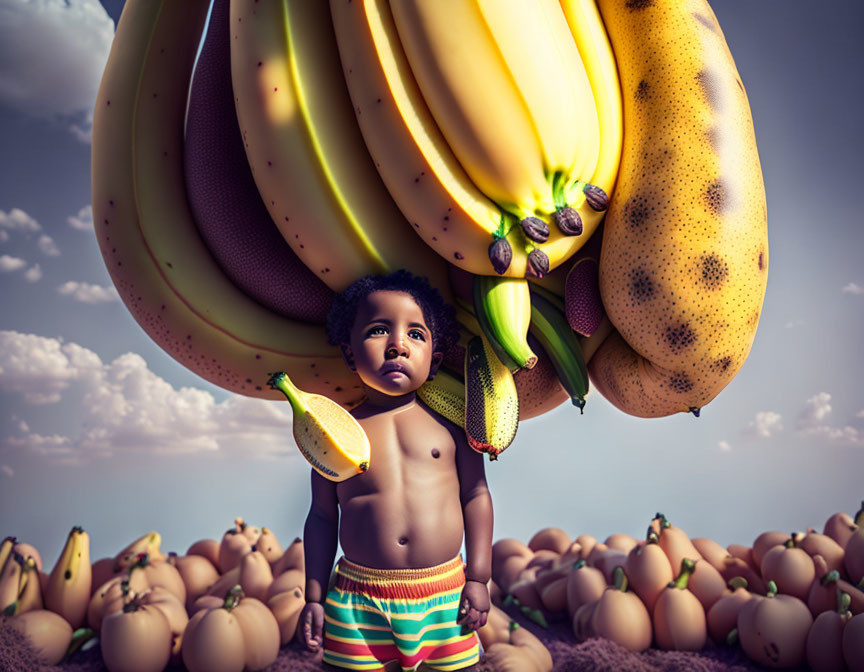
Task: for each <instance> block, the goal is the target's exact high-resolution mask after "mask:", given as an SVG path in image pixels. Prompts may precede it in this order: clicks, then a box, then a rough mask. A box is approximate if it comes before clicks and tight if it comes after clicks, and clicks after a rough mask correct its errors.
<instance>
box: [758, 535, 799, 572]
mask: <svg viewBox="0 0 864 672" xmlns="http://www.w3.org/2000/svg"><path fill="white" fill-rule="evenodd" d="M791 538H792V537H791V535H789V534H786V533H785V532H779V531H777V530H773V531H771V532H763V533H762V534H760V535H759V536H758V537H756V539H755V540H754V541H753V562H754V563H755V564H756V568H757V569H758V570H759V571H760V572H761V571H762V558H764V557H765V554H766V553H767V552H768V551H769V550H771V549H772V548H774V547H775V546H782V545H783V544H785V543H786V542H787V541H789V540H790V539H791ZM767 580H768V579H766V581H767Z"/></svg>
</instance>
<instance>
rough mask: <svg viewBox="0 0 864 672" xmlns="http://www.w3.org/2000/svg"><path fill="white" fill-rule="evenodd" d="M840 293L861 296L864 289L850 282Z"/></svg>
mask: <svg viewBox="0 0 864 672" xmlns="http://www.w3.org/2000/svg"><path fill="white" fill-rule="evenodd" d="M840 291H841V292H842V293H843V294H855V295H856V296H860V295H861V294H864V287H862V286H861V285H856V284H855V283H854V282H850V283H849V284H848V285H846V286H845V287H843V289H841V290H840Z"/></svg>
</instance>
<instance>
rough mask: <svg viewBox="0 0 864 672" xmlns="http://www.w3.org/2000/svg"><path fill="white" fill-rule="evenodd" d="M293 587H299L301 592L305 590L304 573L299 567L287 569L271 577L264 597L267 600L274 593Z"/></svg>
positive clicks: (284, 591) (283, 591) (285, 591)
mask: <svg viewBox="0 0 864 672" xmlns="http://www.w3.org/2000/svg"><path fill="white" fill-rule="evenodd" d="M294 588H299V589H300V592H301V593H305V592H306V574H305V573H304V572H302V571H301V570H299V569H289V570H288V571H287V572H282V573H281V574H280V575H279V576H277V577H276V578H275V579H273V582H272V583H271V584H270V586H269V587H268V588H267V594H266V595H265V597H266V598H267V600H269V599H270V598H271V597H273V596H274V595H278V594H279V593H287V592H288V591H289V590H293V589H294Z"/></svg>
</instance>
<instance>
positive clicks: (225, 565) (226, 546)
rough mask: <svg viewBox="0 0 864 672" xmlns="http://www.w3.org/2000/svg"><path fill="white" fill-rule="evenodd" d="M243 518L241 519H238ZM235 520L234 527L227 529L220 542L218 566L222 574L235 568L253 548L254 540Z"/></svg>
mask: <svg viewBox="0 0 864 672" xmlns="http://www.w3.org/2000/svg"><path fill="white" fill-rule="evenodd" d="M237 520H241V519H239V518H238V519H237ZM237 520H235V521H234V527H232V528H230V529H228V530H226V531H225V534H223V535H222V541H221V542H220V543H219V562H218V563H217V565H216V566H217V567H218V568H219V573H220V574H225V573H226V572H228V571H230V570H232V569H234V568H235V567H237V566H238V565H239V564H240V558H242V557H243V556H244V555H246V554H247V553H249V552H250V551H251V550H252V542H251V541H249V537H247V536H246V535H245V534H243V530H242V529H241V527H240V524H239V523H237Z"/></svg>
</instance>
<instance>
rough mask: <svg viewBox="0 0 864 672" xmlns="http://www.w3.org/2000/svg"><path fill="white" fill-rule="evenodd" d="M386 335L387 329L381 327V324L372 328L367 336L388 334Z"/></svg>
mask: <svg viewBox="0 0 864 672" xmlns="http://www.w3.org/2000/svg"><path fill="white" fill-rule="evenodd" d="M386 333H387V327H383V326H381V325H380V324H378V325H375V326H374V327H372V328H371V329H370V330H369V331H368V332H367V333H366V335H367V336H373V335H375V334H386Z"/></svg>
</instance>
